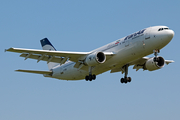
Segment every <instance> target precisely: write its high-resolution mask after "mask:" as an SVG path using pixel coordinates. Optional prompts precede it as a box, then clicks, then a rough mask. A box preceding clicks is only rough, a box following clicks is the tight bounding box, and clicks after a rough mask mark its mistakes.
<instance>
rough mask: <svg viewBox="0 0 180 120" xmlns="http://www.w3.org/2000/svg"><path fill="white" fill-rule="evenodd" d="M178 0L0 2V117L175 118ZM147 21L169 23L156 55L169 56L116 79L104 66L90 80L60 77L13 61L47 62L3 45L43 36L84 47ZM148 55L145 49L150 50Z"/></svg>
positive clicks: (35, 45)
mask: <svg viewBox="0 0 180 120" xmlns="http://www.w3.org/2000/svg"><path fill="white" fill-rule="evenodd" d="M179 5H180V1H178V0H176V1H164V0H151V1H143V0H136V1H133V0H126V1H120V0H113V1H107V0H102V1H101V0H91V1H82V0H71V1H67V0H54V1H47V0H31V1H25V0H16V1H13V0H10V1H1V4H0V9H1V10H0V15H1V19H0V34H1V35H0V39H1V44H0V48H1V52H0V54H1V69H0V71H1V79H0V119H1V120H12V119H13V120H32V119H33V120H39V119H43V120H49V119H51V120H55V119H56V120H57V119H61V120H72V119H73V120H85V119H86V120H92V119H94V120H109V119H111V120H119V119H123V120H132V119H135V120H144V119H146V120H152V119H163V120H169V119H172V120H179V118H180V114H179V111H180V103H179V101H180V93H179V91H180V87H179V85H180V81H179V78H180V72H179V66H180V62H179V61H180V55H179V51H180V50H179V44H180V41H179V40H180V37H179V33H180V29H179V28H180V27H179V21H180V16H179V12H180V7H179ZM155 25H166V26H168V27H170V28H171V29H172V30H174V31H175V36H174V38H173V40H172V41H171V42H170V43H169V44H168V45H167V46H166V47H165V48H163V49H162V50H161V53H160V56H163V57H164V58H165V59H170V60H174V61H175V63H172V64H170V65H168V66H165V67H164V68H162V69H161V70H157V71H153V72H149V71H142V70H139V71H138V72H136V71H135V70H133V69H132V67H130V69H129V76H131V77H132V82H131V83H129V84H126V85H125V84H121V83H120V82H119V80H120V78H121V77H123V75H122V74H121V73H113V74H110V73H109V71H108V72H106V73H103V74H101V75H99V76H97V79H96V80H95V81H93V82H86V81H85V80H81V81H74V82H73V81H63V80H56V79H51V78H44V77H43V76H41V75H36V74H27V73H18V72H14V70H16V69H35V70H48V68H47V65H46V62H39V63H37V62H36V61H35V60H30V59H28V60H26V61H24V59H23V58H20V57H19V55H20V54H17V53H10V52H6V53H5V52H4V49H7V48H9V47H19V48H31V49H41V45H40V42H39V40H40V39H42V38H44V37H47V38H49V40H50V41H51V42H52V44H53V45H54V46H55V47H56V49H57V50H61V51H79V52H87V51H91V50H93V49H95V48H98V47H100V46H102V45H105V44H107V43H110V42H112V41H115V40H117V39H119V38H122V37H124V36H126V35H129V34H131V33H133V32H136V31H138V30H141V29H143V28H146V27H150V26H155ZM151 56H153V55H151Z"/></svg>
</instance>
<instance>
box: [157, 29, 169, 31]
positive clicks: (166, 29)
mask: <svg viewBox="0 0 180 120" xmlns="http://www.w3.org/2000/svg"><path fill="white" fill-rule="evenodd" d="M162 30H169V28H159V30H158V31H162Z"/></svg>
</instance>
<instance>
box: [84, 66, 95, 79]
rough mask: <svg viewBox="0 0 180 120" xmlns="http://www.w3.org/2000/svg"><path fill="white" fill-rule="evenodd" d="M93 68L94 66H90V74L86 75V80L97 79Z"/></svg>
mask: <svg viewBox="0 0 180 120" xmlns="http://www.w3.org/2000/svg"><path fill="white" fill-rule="evenodd" d="M92 69H93V67H89V75H87V76H86V77H85V80H86V81H88V80H89V81H92V80H95V79H96V75H95V74H93V75H92Z"/></svg>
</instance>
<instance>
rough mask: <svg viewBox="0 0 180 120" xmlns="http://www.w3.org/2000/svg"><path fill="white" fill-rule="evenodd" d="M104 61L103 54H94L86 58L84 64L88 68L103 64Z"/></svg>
mask: <svg viewBox="0 0 180 120" xmlns="http://www.w3.org/2000/svg"><path fill="white" fill-rule="evenodd" d="M105 61H106V56H105V55H104V53H103V52H95V53H92V54H90V55H88V56H87V57H86V59H85V61H84V64H86V65H88V66H96V65H97V64H100V63H104V62H105Z"/></svg>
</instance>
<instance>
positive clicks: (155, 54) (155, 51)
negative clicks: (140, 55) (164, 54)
mask: <svg viewBox="0 0 180 120" xmlns="http://www.w3.org/2000/svg"><path fill="white" fill-rule="evenodd" d="M153 52H154V56H155V57H154V62H157V61H158V57H157V56H158V53H160V50H153Z"/></svg>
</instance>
